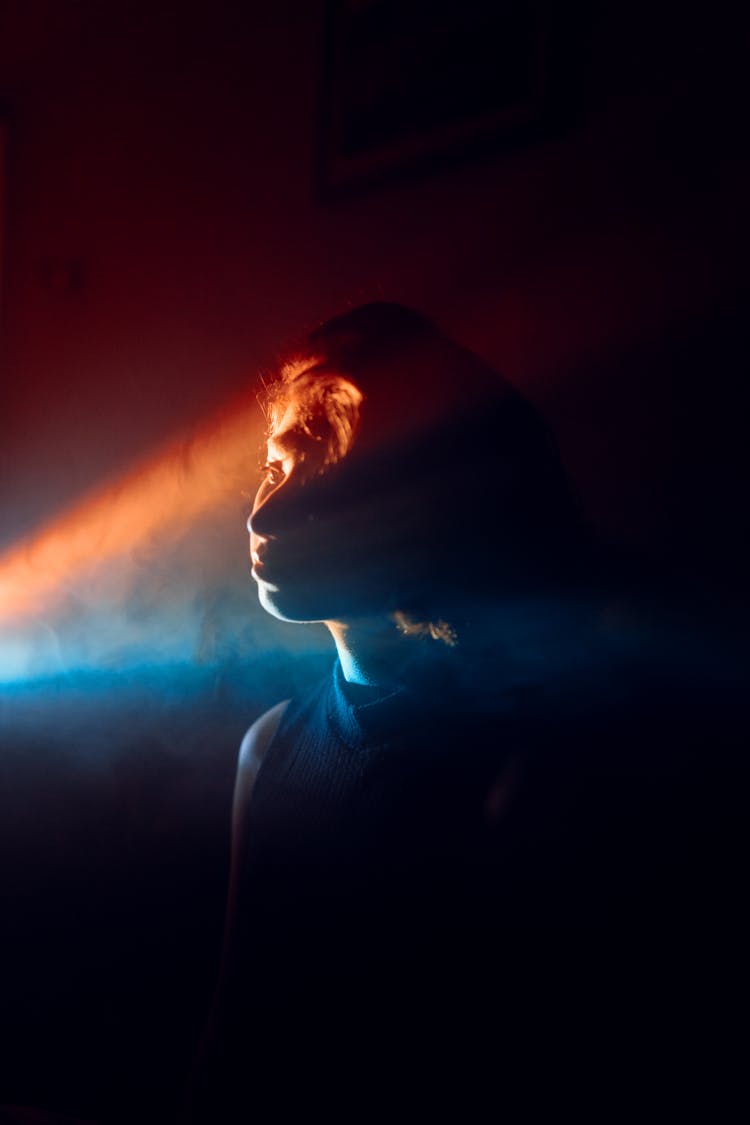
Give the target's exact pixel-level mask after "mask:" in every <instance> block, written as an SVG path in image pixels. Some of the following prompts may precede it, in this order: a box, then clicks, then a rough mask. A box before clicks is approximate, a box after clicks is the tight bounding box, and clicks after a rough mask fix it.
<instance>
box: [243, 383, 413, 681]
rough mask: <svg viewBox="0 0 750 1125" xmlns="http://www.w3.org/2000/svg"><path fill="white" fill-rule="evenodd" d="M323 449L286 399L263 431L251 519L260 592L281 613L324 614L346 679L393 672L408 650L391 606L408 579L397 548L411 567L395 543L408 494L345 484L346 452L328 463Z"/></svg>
mask: <svg viewBox="0 0 750 1125" xmlns="http://www.w3.org/2000/svg"><path fill="white" fill-rule="evenodd" d="M366 424H367V419H366V417H365V425H366ZM326 449H327V444H326V442H325V440H321V439H320V437H319V436H318V437H313V436H311V435H310V434H309V433H308V432H305V430H304V429H303V428H302V427H301V426H300V424H299V421H298V418H297V409H296V407H295V406H294V405H290V406H289V407H287V409H286V411H285V413H284V415H283V417H282V418H281V419H280V421H279V423H278V426H277V427H276V429H275V432H274V433H273V435H272V436H271V437H269V439H268V443H267V451H266V454H267V462H266V465H265V467H264V477H263V480H262V482H261V485H260V487H259V489H258V492H257V494H256V497H255V502H254V505H253V510H252V513H251V515H250V518H249V520H248V530H249V532H250V556H251V561H252V575H253V578H254V579H255V581H256V583H257V585H258V595H259V600H260V603H261V605H262V606H263V607H264V609H265V610H266V611H267V612H268V613H270V614H272V615H273V616H275V617H278V618H280V619H281V620H284V621H297V622H312V621H315V622H322V623H324V624H325V625H326V626H327V628H328V629H329V631H330V632H331V635H332V637H333V639H334V642H335V644H336V647H337V650H338V655H339V659H340V661H341V666H342V669H343V671H344V675H345V677H346V679H348V680H349V681H351V682H357V683H369V684H375V683H379V682H382V681H383V680H384V679H386V680H390V681H392V678H393V675H394V672H397V671H398V668H399V666H400V664H401V663H402V659H403V657H405V656H406V654H407V653H408V654H409V656H411V655H412V652H411V651H410V648H411V642H410V639H408V638H406V637H405V636H404V634H403V633H402V632H399V630H398V629H397V628H395V626H394V616H393V611H394V610H395V608H396V605H395V602H396V601H397V599H398V593H399V591H400V589H401V588H402V587H403V583H404V580H405V575H404V573H403V572H404V570H405V566H404V565H403V564H402V562H401V558H402V555H403V556H404V557H405V558H406V560H407V564H409V565H410V566H411V569H412V571H413V569H414V568H413V559H409V557H408V555H407V554H405V552H404V551H402V550H401V548H402V547H404V538H403V534H404V528H406V527H408V528H409V529H410V531H411V529H412V528H413V527H414V522H415V521H414V512H413V510H412V509H411V507H410V500H409V497H408V495H407V496H406V498H405V499H402V500H401V501H399V499H398V497H397V496H394V492H393V490H392V489H391V490H388V489H385V490H382V491H381V492H378V491H377V490H376V489H372V490H371V492H370V494H369V495H368V496H367V497H365V498H363V497H362V496H361V494H359V493H355V492H354V491H353V490H351V489H348V488H347V484H350V485H351V483H352V482H351V480H349V477H350V473H349V468H350V465H349V463H348V462H349V460H350V457H346V458H345V459H344V460H343V461H341V462H339V463H338V464H334V465H331V464H326V463H325V462H326ZM359 483H361V482H359ZM371 483H372V482H371ZM400 492H403V489H402V490H400ZM399 509H401V510H399Z"/></svg>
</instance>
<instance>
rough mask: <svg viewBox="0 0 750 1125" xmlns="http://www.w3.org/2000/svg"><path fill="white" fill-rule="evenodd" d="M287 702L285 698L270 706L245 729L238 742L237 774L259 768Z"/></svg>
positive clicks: (287, 704) (288, 701)
mask: <svg viewBox="0 0 750 1125" xmlns="http://www.w3.org/2000/svg"><path fill="white" fill-rule="evenodd" d="M289 703H290V700H288V699H285V700H283V702H281V703H277V704H276V706H275V707H270V708H269V709H268V711H264V712H263V714H262V715H261V716H260V718H258V719H256V720H255V722H254V723H253V725H252V726H251V727H250V729H249V730H248V731H246V733H245V736H244V738H243V739H242V743H241V744H240V755H239V760H238V763H237V772H238V774H242V773H248V772H253V771H255V772H257V770H258V769H259V768H260V766H261V763H262V761H263V758H264V757H265V754H266V751H267V750H268V747H269V746H270V745H271V742H272V741H273V736H274V735H275V734H276V731H277V730H278V728H279V724H280V722H281V720H282V718H283V717H284V713H285V711H286V709H287V707H288V706H289Z"/></svg>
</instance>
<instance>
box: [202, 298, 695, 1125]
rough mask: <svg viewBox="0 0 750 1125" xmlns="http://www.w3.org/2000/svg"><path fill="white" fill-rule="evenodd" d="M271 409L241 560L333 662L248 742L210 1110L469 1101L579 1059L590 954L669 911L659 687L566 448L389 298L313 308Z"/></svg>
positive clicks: (207, 1086) (624, 1017) (612, 950)
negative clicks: (246, 553) (617, 602)
mask: <svg viewBox="0 0 750 1125" xmlns="http://www.w3.org/2000/svg"><path fill="white" fill-rule="evenodd" d="M265 412H266V419H267V423H268V437H267V451H266V452H267V456H266V461H265V465H264V468H263V478H262V482H261V485H260V488H259V490H258V493H257V496H256V499H255V503H254V506H253V511H252V514H251V516H250V519H249V521H248V528H249V531H250V551H251V559H252V573H253V578H254V579H255V582H256V583H257V586H258V592H259V598H260V601H261V604H262V605H263V606H264V608H265V609H266V610H267V611H268V612H269V613H271V614H273V615H275V616H277V617H280V618H282V619H284V620H288V621H296V622H310V621H316V622H324V623H325V625H326V626H327V627H328V629H329V631H330V633H331V635H332V638H333V641H334V643H335V646H336V651H337V658H336V662H335V665H334V669H333V672H332V675H331V676H330V677H327V679H326V680H325V682H324V683H323V684H321V685H319V686H318V687H317V688H316V689H315V690H314V691H313V692H311V693H310V694H309V696H307V697H305V698H302V699H299V700H296V699H295V700H291V701H284V702H282V703H279V704H278V705H277V706H275V707H273V708H272V709H271V710H270V711H268V712H267V713H266V714H265V715H263V716H262V717H261V718H260V719H258V720H257V721H256V722H255V723H254V724H253V726H252V727H251V728H250V730H249V731H248V733H247V735H246V736H245V739H244V741H243V745H242V749H241V753H240V760H239V768H238V775H237V785H236V792H235V803H234V813H233V844H232V875H231V890H230V898H229V907H228V914H227V931H226V940H225V952H224V962H223V968H222V975H221V980H220V985H219V990H218V995H217V1001H216V1005H215V1010H214V1013H213V1017H212V1023H211V1029H210V1032H209V1035H208V1037H207V1043H206V1047H205V1050H204V1055H203V1064H202V1069H201V1077H200V1079H199V1083H198V1091H199V1093H198V1097H197V1099H196V1106H197V1107H198V1108H197V1109H196V1116H197V1117H198V1118H199V1119H204V1118H205V1119H206V1120H212V1121H214V1120H215V1121H225V1120H226V1121H231V1120H235V1119H236V1120H245V1119H247V1118H248V1117H250V1116H252V1115H253V1114H254V1113H257V1112H261V1113H262V1112H263V1111H264V1110H265V1111H271V1110H273V1111H274V1113H275V1114H281V1115H283V1114H284V1113H285V1112H287V1111H288V1112H292V1111H294V1112H299V1111H303V1112H306V1113H307V1112H309V1111H311V1110H312V1109H317V1110H319V1111H325V1112H326V1113H327V1114H328V1115H331V1114H333V1113H341V1114H342V1115H344V1116H347V1117H352V1116H354V1117H357V1116H358V1114H359V1113H360V1112H361V1108H362V1104H363V1099H364V1100H366V1101H367V1102H368V1103H370V1102H372V1101H376V1102H377V1104H378V1106H379V1107H380V1109H381V1111H383V1110H384V1109H387V1108H388V1107H392V1106H393V1104H394V1101H395V1100H396V1099H398V1104H399V1105H402V1104H405V1103H406V1104H413V1106H414V1107H416V1108H417V1109H418V1111H419V1112H420V1113H426V1112H437V1111H438V1110H439V1109H440V1110H441V1111H442V1110H443V1109H444V1108H445V1104H444V1103H445V1100H446V1098H448V1097H449V1096H454V1097H458V1098H459V1099H460V1106H461V1108H462V1111H466V1108H467V1098H468V1097H469V1096H470V1091H473V1092H474V1095H476V1096H478V1097H479V1098H480V1100H481V1099H486V1098H487V1097H488V1096H491V1092H492V1090H493V1089H495V1088H496V1086H497V1085H498V1084H502V1085H503V1086H505V1087H507V1086H508V1085H509V1084H510V1083H511V1082H512V1081H515V1080H517V1079H518V1075H519V1073H521V1072H523V1073H525V1072H526V1068H527V1067H528V1066H529V1064H530V1060H531V1061H533V1060H536V1061H537V1062H539V1061H541V1060H543V1066H544V1067H545V1068H547V1070H546V1071H545V1072H548V1070H549V1068H550V1067H551V1066H553V1065H555V1066H557V1064H558V1063H560V1065H561V1068H562V1069H563V1070H565V1071H566V1072H567V1074H568V1075H570V1074H571V1073H574V1072H575V1069H574V1068H573V1069H571V1060H572V1059H573V1057H574V1056H575V1055H576V1048H575V1047H574V1043H578V1045H579V1047H580V1049H581V1050H583V1051H584V1053H588V1055H589V1056H590V1055H591V1052H592V1051H593V1052H596V1050H597V1042H596V1040H597V1036H594V1037H593V1038H592V1037H589V1035H588V1034H586V1035H585V1036H584V1038H582V1039H580V1040H579V1039H577V1038H576V1034H575V1033H574V1032H573V1026H574V1022H575V1024H576V1025H577V1023H578V1020H577V1018H576V1021H573V1020H572V1019H571V1012H572V1010H573V1009H575V1015H576V1017H578V1016H581V1017H583V1019H582V1025H587V1024H589V1025H590V1024H591V1021H592V1020H593V1021H594V1023H596V1019H597V1018H599V1017H601V1016H602V1012H603V1011H608V1019H607V1023H606V1025H607V1026H608V1027H610V1026H611V1024H612V1012H613V1010H614V1011H616V1012H617V1013H619V1024H618V1026H620V1028H621V1029H622V1028H624V1027H626V1026H628V1020H629V1018H630V1017H631V1016H632V1015H633V1013H632V1011H631V1005H630V1001H631V1000H632V997H633V995H635V993H633V992H632V990H629V989H627V988H626V989H625V990H624V991H622V992H621V985H622V983H623V979H622V975H614V976H613V975H612V974H611V973H609V974H607V973H606V972H605V970H604V965H605V964H606V963H608V962H609V960H610V959H611V958H612V957H616V956H617V951H618V950H620V949H621V948H622V943H624V942H625V941H626V937H625V935H631V936H632V935H633V934H634V933H635V934H637V933H638V932H640V927H641V926H642V924H643V921H644V919H645V918H648V919H649V924H651V923H653V922H654V919H658V918H661V919H662V921H664V919H665V918H666V917H668V916H670V911H673V910H674V909H677V906H676V905H675V904H676V903H677V900H678V899H679V895H680V883H679V878H680V875H681V873H682V867H680V865H679V864H678V865H677V866H676V867H675V865H674V863H673V859H674V857H673V856H672V855H671V853H670V851H669V848H667V849H666V852H665V849H664V847H663V846H662V844H663V839H662V837H663V834H664V826H665V820H664V816H665V813H664V810H665V808H667V807H668V806H669V802H670V800H671V797H672V796H673V794H674V787H673V772H674V771H672V772H670V770H671V760H670V754H669V753H667V754H666V755H664V754H663V753H661V750H663V747H660V753H661V757H660V758H659V762H664V761H666V763H667V765H666V766H665V767H664V768H663V769H662V768H661V766H660V765H657V764H656V760H655V758H654V753H653V751H654V748H655V746H657V745H659V738H660V732H661V726H660V725H659V724H660V723H661V721H662V720H661V718H660V716H661V715H662V712H663V711H664V708H665V706H666V711H667V713H669V705H668V703H666V704H665V698H664V696H663V695H662V697H661V698H660V704H659V708H655V707H654V706H652V699H651V696H650V695H649V692H648V690H645V689H644V688H643V686H642V685H641V684H640V674H639V672H638V668H639V662H638V661H635V662H633V661H632V660H631V659H630V658H629V657H628V654H627V653H626V652H625V651H624V650H623V649H619V650H618V647H617V645H616V644H615V643H614V642H613V639H612V636H611V635H609V634H608V633H607V630H606V629H605V628H604V624H603V622H604V621H605V620H606V616H605V615H604V614H603V608H604V606H605V604H606V601H605V599H604V598H603V590H604V588H605V585H606V583H603V582H602V580H601V577H600V574H601V571H600V569H598V568H597V565H596V564H595V556H596V552H595V550H594V548H593V544H592V541H591V539H590V537H589V536H588V535H587V534H586V531H585V529H584V527H583V524H582V522H581V520H580V518H579V515H578V512H577V508H576V505H575V503H574V501H573V499H572V497H571V494H570V491H569V489H568V486H567V482H566V479H565V475H564V473H563V470H562V467H561V464H560V460H559V457H558V455H557V453H556V450H555V446H554V443H553V441H552V440H551V438H550V435H549V433H548V431H547V429H546V427H545V425H544V424H543V422H542V420H541V419H540V418H539V416H538V415H537V414H536V413H535V411H534V410H533V409H532V408H531V407H530V406H529V405H528V404H527V403H526V402H525V401H524V400H523V399H521V397H520V396H519V395H518V394H517V393H516V392H515V391H513V390H512V389H511V388H510V387H509V386H508V385H507V384H506V383H505V382H504V381H503V380H502V379H501V378H500V377H499V376H498V375H497V374H496V373H495V372H493V371H491V370H490V369H489V368H488V367H487V366H486V365H485V364H484V363H483V362H482V361H481V360H479V359H478V358H477V357H476V356H474V355H473V354H471V353H470V352H468V351H466V350H465V349H463V348H461V347H459V346H458V345H457V344H455V343H453V342H452V341H450V340H448V339H447V338H446V337H445V336H443V335H442V334H441V333H440V332H439V331H438V330H437V329H436V328H435V327H434V326H433V325H432V324H430V323H429V322H428V321H427V320H426V319H424V318H423V317H422V316H420V315H419V314H417V313H415V312H413V311H412V310H409V309H406V308H403V307H401V306H397V305H389V304H372V305H366V306H363V307H361V308H357V309H354V310H352V311H351V312H348V313H346V314H344V315H343V316H340V317H338V318H336V319H334V320H332V321H329V322H327V323H326V324H324V325H323V326H322V327H320V328H318V329H317V330H316V331H314V332H313V333H312V334H311V335H310V336H309V338H308V339H307V340H306V341H305V343H304V345H303V346H302V348H300V349H298V350H297V351H296V352H295V353H294V354H293V355H291V356H290V357H289V358H288V359H287V360H286V362H284V363H283V364H281V365H280V368H279V372H278V374H277V377H276V379H275V380H274V381H273V382H272V383H271V385H270V387H269V388H267V397H266V403H265ZM599 557H600V556H599ZM634 669H635V670H634ZM636 704H637V705H636ZM654 724H656V725H654ZM665 779H666V780H665ZM670 816H671V820H670V823H671V824H672V825H673V826H674V825H675V824H678V822H679V827H678V829H676V830H679V831H683V828H684V825H682V822H681V821H680V817H679V815H677V816H675V815H673V814H672V813H670ZM684 839H685V840H687V841H688V843H687V844H686V847H689V839H690V837H689V834H688V835H686V836H684ZM665 864H666V865H667V866H669V864H672V867H670V868H669V870H670V880H671V884H670V889H669V890H668V891H667V892H666V895H665V893H664V888H663V881H664V872H665ZM673 900H674V901H673ZM635 944H637V942H636V943H635ZM636 960H637V958H636ZM639 963H641V962H639ZM643 966H645V967H644V971H643V972H642V973H641V974H640V976H639V977H638V979H639V980H640V981H641V983H643V981H644V980H646V979H650V974H651V973H652V971H655V970H654V967H653V965H651V962H650V953H648V954H647V955H646V957H645V960H644V961H643ZM631 968H632V965H631ZM629 972H630V971H628V973H626V974H625V975H626V976H628V978H629ZM628 992H630V996H628ZM605 999H606V1003H604V1004H603V1006H602V1001H603V1000H605ZM595 1013H596V1014H595ZM563 1024H564V1025H565V1026H564V1027H563ZM584 1043H585V1048H584V1046H583V1044H584Z"/></svg>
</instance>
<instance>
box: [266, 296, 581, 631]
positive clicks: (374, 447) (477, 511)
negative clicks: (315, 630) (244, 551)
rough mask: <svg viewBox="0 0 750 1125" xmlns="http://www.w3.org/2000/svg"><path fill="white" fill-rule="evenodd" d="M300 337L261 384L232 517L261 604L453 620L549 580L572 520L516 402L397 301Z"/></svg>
mask: <svg viewBox="0 0 750 1125" xmlns="http://www.w3.org/2000/svg"><path fill="white" fill-rule="evenodd" d="M384 341H385V342H384ZM310 342H311V344H312V345H314V346H315V348H316V349H317V348H318V345H319V344H320V345H321V347H320V351H319V352H317V351H316V353H315V354H313V355H311V356H307V357H306V358H303V359H299V360H294V361H292V362H290V363H288V364H286V365H284V367H282V369H281V372H280V377H279V378H278V380H277V382H276V383H275V384H274V385H273V386H272V388H271V390H270V395H269V400H268V404H267V420H268V422H269V426H268V441H267V449H266V457H265V466H264V469H263V478H262V481H261V484H260V487H259V489H258V492H257V495H256V497H255V503H254V505H253V511H252V514H251V516H250V519H249V520H248V529H249V531H250V552H251V558H252V573H253V577H254V579H255V581H256V583H257V584H258V591H259V596H260V601H261V604H262V605H263V606H264V608H265V609H266V610H267V611H268V612H269V613H272V614H274V615H275V616H277V617H280V618H282V619H285V620H289V621H328V622H333V621H341V622H346V621H347V620H353V619H355V618H361V617H365V616H383V615H392V614H394V613H396V612H397V611H400V612H402V613H404V614H405V615H407V616H408V617H411V618H413V619H416V620H418V621H436V620H438V619H439V618H443V619H444V620H448V621H451V620H453V619H454V617H456V616H462V615H464V611H466V614H465V619H466V620H468V619H469V618H472V617H475V616H476V614H477V611H479V613H480V615H481V614H484V611H485V608H486V607H487V606H488V605H489V603H490V601H491V600H493V599H497V600H502V599H503V598H507V597H512V596H514V594H515V593H518V592H519V591H521V590H525V589H529V588H532V587H533V588H538V586H539V584H540V583H544V584H545V585H546V584H549V583H552V584H554V582H555V581H556V574H555V568H556V567H558V569H560V568H559V566H558V563H559V561H560V560H561V559H562V558H567V559H572V558H573V557H574V553H571V552H574V551H575V547H574V545H575V544H576V543H577V541H578V540H577V538H576V537H577V535H578V530H577V528H578V525H577V522H576V515H575V506H574V504H573V503H572V500H571V495H570V493H569V490H568V486H567V481H566V479H565V475H564V472H563V470H562V466H561V463H560V461H559V457H558V455H557V452H556V449H555V446H554V442H553V441H552V440H551V438H550V435H549V433H548V431H547V429H546V426H545V424H544V422H543V420H542V419H541V418H540V416H539V415H538V414H537V413H536V411H535V410H534V409H533V408H532V407H531V406H530V405H529V404H527V403H526V402H525V401H524V400H523V399H522V398H521V397H520V396H519V395H518V394H517V393H516V392H515V391H514V390H513V389H512V388H511V387H510V386H509V385H508V384H506V383H505V381H504V380H502V378H501V377H500V376H498V375H497V374H496V373H495V372H493V371H492V370H491V369H489V368H487V367H486V365H484V364H483V363H482V361H481V360H478V359H477V357H475V356H473V355H472V354H471V353H469V352H466V351H465V350H464V349H462V348H460V347H459V346H458V345H455V344H453V343H452V342H451V341H450V340H448V339H447V338H446V337H444V336H442V335H441V334H440V333H438V332H437V330H436V329H434V328H432V327H430V326H429V325H427V324H426V322H424V321H423V319H422V318H420V317H419V316H418V314H414V313H413V312H411V311H410V310H406V309H403V308H402V307H401V306H390V305H377V304H376V305H371V306H362V307H361V308H360V309H355V310H352V312H350V313H347V314H344V316H343V317H342V318H339V319H338V320H337V321H335V322H328V324H327V325H324V326H323V328H322V329H320V330H317V331H316V333H313V334H312V335H311V337H310ZM386 345H387V347H386ZM352 372H353V373H352ZM344 373H347V374H344ZM349 373H352V374H349ZM565 565H568V566H569V565H570V562H567V563H565V564H564V565H563V569H562V570H561V573H563V571H564V566H565Z"/></svg>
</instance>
